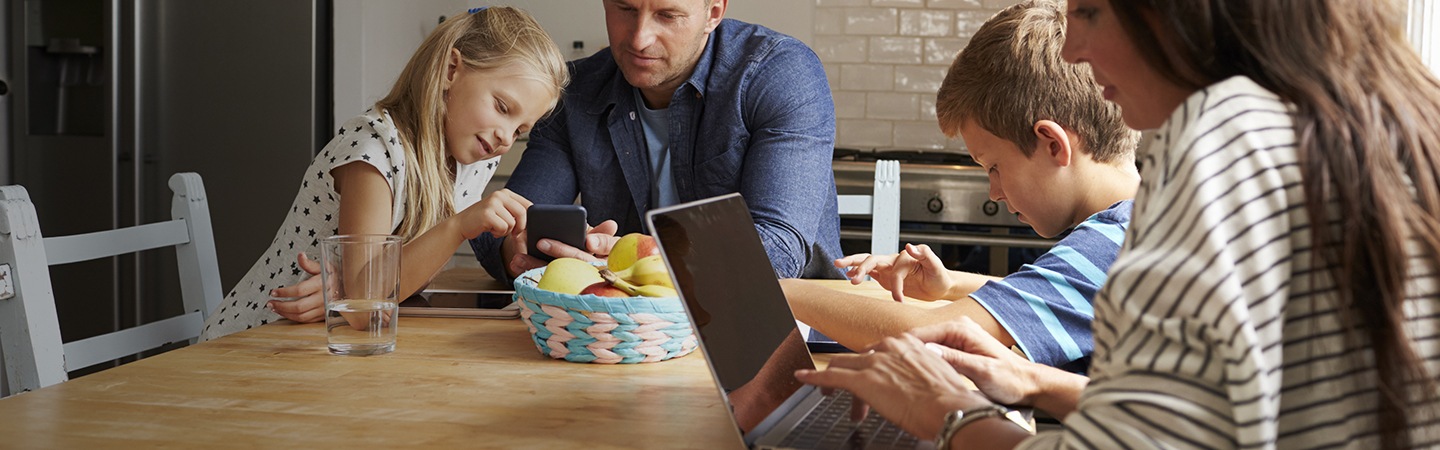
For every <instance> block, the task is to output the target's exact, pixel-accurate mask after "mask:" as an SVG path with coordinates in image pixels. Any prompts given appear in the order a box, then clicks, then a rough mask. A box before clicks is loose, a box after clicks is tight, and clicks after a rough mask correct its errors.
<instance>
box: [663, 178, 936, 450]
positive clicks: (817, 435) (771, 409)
mask: <svg viewBox="0 0 1440 450" xmlns="http://www.w3.org/2000/svg"><path fill="white" fill-rule="evenodd" d="M646 223H647V225H648V226H649V227H650V230H651V231H652V234H653V235H654V236H655V237H656V241H657V242H658V243H659V247H660V251H661V253H662V254H663V255H664V256H665V261H666V264H667V265H668V266H669V268H670V274H671V278H672V279H673V280H674V281H675V287H676V288H677V290H678V291H679V292H680V297H681V298H682V299H683V300H684V302H685V310H686V314H689V316H690V321H691V323H693V324H694V325H695V328H696V332H697V334H698V336H697V337H698V338H699V341H700V349H701V351H703V352H705V358H706V360H707V362H708V363H709V365H710V372H711V373H712V374H713V375H714V378H715V382H716V385H718V386H719V387H720V391H721V397H722V398H724V399H725V402H726V404H727V405H729V410H730V413H731V414H730V418H731V420H732V422H733V423H732V425H734V426H735V428H736V430H737V433H736V437H738V438H740V439H741V440H742V441H743V442H744V444H745V445H746V446H748V447H753V448H762V449H789V448H794V449H810V448H933V447H934V443H933V442H931V441H930V439H929V438H928V437H926V438H919V439H917V438H916V437H915V436H911V435H910V434H908V433H905V432H904V431H903V430H901V429H900V428H899V427H897V426H895V425H893V424H890V423H888V422H886V421H884V420H883V419H880V417H879V416H877V415H876V414H874V413H873V412H872V413H870V415H869V416H868V417H866V418H865V419H863V420H860V421H852V420H851V419H850V404H851V397H850V395H849V394H848V393H845V392H842V391H836V392H835V393H833V394H831V395H824V394H823V393H822V392H821V390H820V389H818V388H815V387H813V386H806V385H803V384H802V383H800V382H799V381H797V380H796V379H795V377H794V375H793V373H794V370H795V369H802V368H804V369H813V368H814V363H813V361H812V360H811V359H810V353H809V351H808V349H807V348H806V346H805V342H804V340H803V339H801V338H800V330H799V328H798V327H797V326H796V323H795V316H794V315H793V314H792V313H791V312H790V305H789V304H788V303H786V301H785V294H784V292H783V291H782V290H781V288H780V283H779V282H778V281H777V280H776V277H775V271H774V269H772V268H771V266H770V259H769V257H768V256H766V253H765V248H764V247H763V246H762V245H761V243H760V235H759V234H758V233H756V231H755V223H754V220H753V219H752V218H751V217H750V211H749V209H748V208H746V206H745V200H744V199H743V198H741V197H740V195H739V194H729V195H723V196H719V197H713V198H709V199H705V200H699V201H695V202H690V203H685V204H680V205H675V206H671V207H668V208H662V209H657V210H652V211H650V213H649V214H647V215H646ZM766 399H770V400H766Z"/></svg>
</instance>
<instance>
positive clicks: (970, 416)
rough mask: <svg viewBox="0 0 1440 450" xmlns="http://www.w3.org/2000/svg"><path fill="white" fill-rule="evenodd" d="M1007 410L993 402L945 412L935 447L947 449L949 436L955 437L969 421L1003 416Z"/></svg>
mask: <svg viewBox="0 0 1440 450" xmlns="http://www.w3.org/2000/svg"><path fill="white" fill-rule="evenodd" d="M1008 412H1010V410H1008V409H1005V407H1004V406H1000V405H995V404H990V405H985V406H981V407H976V408H970V409H965V410H961V409H957V410H954V411H950V412H949V413H948V414H945V425H944V426H942V427H941V428H940V436H938V437H936V438H935V448H936V449H937V450H948V449H949V448H950V446H949V445H950V438H952V437H955V433H957V432H959V431H960V429H961V428H964V427H965V426H966V425H969V424H970V423H971V422H974V421H977V420H980V419H984V418H986V417H1004V416H1005V413H1008Z"/></svg>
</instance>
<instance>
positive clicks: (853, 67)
mask: <svg viewBox="0 0 1440 450" xmlns="http://www.w3.org/2000/svg"><path fill="white" fill-rule="evenodd" d="M831 89H832V90H833V89H834V85H831ZM840 89H843V90H847V91H877V92H890V91H893V90H895V66H891V65H884V64H841V65H840Z"/></svg>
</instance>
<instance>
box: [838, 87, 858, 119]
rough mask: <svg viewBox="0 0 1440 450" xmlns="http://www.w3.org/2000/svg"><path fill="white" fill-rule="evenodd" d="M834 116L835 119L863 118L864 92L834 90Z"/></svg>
mask: <svg viewBox="0 0 1440 450" xmlns="http://www.w3.org/2000/svg"><path fill="white" fill-rule="evenodd" d="M831 95H832V96H833V97H834V98H835V118H837V119H864V118H865V93H864V92H846V91H841V92H834V93H832V94H831Z"/></svg>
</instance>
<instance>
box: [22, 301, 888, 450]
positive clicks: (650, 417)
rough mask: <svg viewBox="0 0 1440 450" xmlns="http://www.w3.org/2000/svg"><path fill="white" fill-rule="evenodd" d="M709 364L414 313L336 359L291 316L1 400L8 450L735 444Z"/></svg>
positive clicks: (316, 332)
mask: <svg viewBox="0 0 1440 450" xmlns="http://www.w3.org/2000/svg"><path fill="white" fill-rule="evenodd" d="M834 285H835V287H839V288H844V289H846V290H851V291H855V292H862V293H869V294H876V295H878V296H881V298H886V297H887V294H885V292H884V290H883V289H879V287H878V286H875V285H874V284H873V282H872V283H869V284H867V285H861V286H858V287H850V286H849V285H848V284H846V283H844V282H837V283H835V284H834ZM703 358H704V356H703V355H702V354H701V353H700V352H696V353H692V354H691V355H689V356H685V357H682V358H678V359H675V360H671V361H665V362H660V363H651V364H631V365H601V364H578V363H570V362H565V361H560V360H554V359H551V358H549V357H546V356H543V355H541V354H540V353H539V352H538V351H537V350H536V349H535V345H534V344H533V343H532V342H531V341H530V335H529V333H528V332H527V331H526V329H525V326H524V324H523V323H522V322H520V321H518V320H486V319H431V318H416V317H405V318H402V319H401V322H400V333H399V340H398V342H397V344H396V350H395V352H393V353H390V354H386V355H379V356H368V357H342V356H333V355H330V354H328V353H327V352H326V350H325V336H324V331H323V325H321V324H305V325H295V324H290V323H286V322H282V323H276V324H271V325H267V326H263V327H257V328H255V329H253V330H249V331H246V332H242V333H237V334H233V335H230V336H226V337H224V338H221V339H218V340H215V341H210V342H205V343H200V344H197V345H192V346H189V347H186V348H182V349H179V350H176V351H171V352H169V353H165V354H162V355H158V356H154V357H151V358H146V359H143V360H140V361H137V362H134V363H130V364H126V365H124V366H121V367H118V368H114V369H110V370H106V371H102V372H100V373H96V374H92V375H87V376H84V377H81V378H78V379H75V380H71V381H68V382H65V383H61V384H58V385H55V386H51V387H48V388H45V389H41V390H38V391H35V392H29V393H24V394H20V395H16V396H11V397H9V398H6V399H3V400H0V436H3V438H0V447H13V448H88V447H104V448H114V447H174V448H199V447H234V446H240V447H255V446H285V447H295V448H342V447H346V448H348V447H382V446H383V447H399V448H409V447H442V448H455V447H499V448H635V447H648V448H657V447H658V448H717V447H725V446H726V444H728V443H734V444H735V445H736V446H739V444H740V442H739V437H738V434H736V433H735V432H734V431H733V429H732V428H731V425H730V420H729V418H728V417H727V413H726V412H725V410H724V409H723V408H724V406H723V403H722V402H721V400H720V396H719V395H718V390H717V389H716V387H715V385H714V382H713V381H712V379H711V377H710V374H709V371H708V368H707V367H706V365H705V361H704V359H703Z"/></svg>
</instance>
